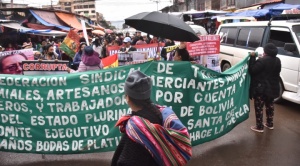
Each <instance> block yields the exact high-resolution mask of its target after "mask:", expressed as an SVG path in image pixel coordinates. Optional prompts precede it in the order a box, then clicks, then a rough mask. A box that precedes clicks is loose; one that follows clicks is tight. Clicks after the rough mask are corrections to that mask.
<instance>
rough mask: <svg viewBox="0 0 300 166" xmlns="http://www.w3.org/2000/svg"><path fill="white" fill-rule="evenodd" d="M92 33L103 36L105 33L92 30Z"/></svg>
mask: <svg viewBox="0 0 300 166" xmlns="http://www.w3.org/2000/svg"><path fill="white" fill-rule="evenodd" d="M92 33H93V34H97V35H105V32H103V31H101V30H98V29H96V30H93V31H92Z"/></svg>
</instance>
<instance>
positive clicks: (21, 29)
mask: <svg viewBox="0 0 300 166" xmlns="http://www.w3.org/2000/svg"><path fill="white" fill-rule="evenodd" d="M0 25H1V26H4V27H8V28H12V29H16V30H18V31H19V32H20V33H26V34H33V35H40V36H66V35H67V33H66V32H61V31H54V30H50V29H45V30H35V29H31V28H26V27H23V26H21V25H20V24H19V23H16V22H9V23H0Z"/></svg>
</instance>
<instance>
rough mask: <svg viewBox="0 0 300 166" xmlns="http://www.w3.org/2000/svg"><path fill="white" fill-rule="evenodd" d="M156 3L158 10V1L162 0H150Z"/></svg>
mask: <svg viewBox="0 0 300 166" xmlns="http://www.w3.org/2000/svg"><path fill="white" fill-rule="evenodd" d="M150 1H153V2H155V3H156V11H158V3H159V2H160V0H150Z"/></svg>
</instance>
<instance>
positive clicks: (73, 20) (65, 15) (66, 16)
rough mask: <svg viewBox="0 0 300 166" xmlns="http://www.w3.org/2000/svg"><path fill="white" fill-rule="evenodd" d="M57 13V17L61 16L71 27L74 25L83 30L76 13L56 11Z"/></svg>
mask: <svg viewBox="0 0 300 166" xmlns="http://www.w3.org/2000/svg"><path fill="white" fill-rule="evenodd" d="M55 14H56V15H57V17H59V18H60V19H61V20H62V21H64V22H65V23H66V24H67V25H69V26H70V27H73V28H75V29H77V30H82V25H81V23H80V22H79V21H78V19H77V18H76V16H75V15H74V14H68V13H61V12H55Z"/></svg>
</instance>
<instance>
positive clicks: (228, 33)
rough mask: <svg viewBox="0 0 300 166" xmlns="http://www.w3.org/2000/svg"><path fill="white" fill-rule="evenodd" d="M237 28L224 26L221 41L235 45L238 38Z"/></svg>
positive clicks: (221, 31)
mask: <svg viewBox="0 0 300 166" xmlns="http://www.w3.org/2000/svg"><path fill="white" fill-rule="evenodd" d="M236 32H237V28H222V29H221V30H220V33H219V34H220V37H221V43H223V44H230V45H233V44H234V41H235V38H236Z"/></svg>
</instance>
